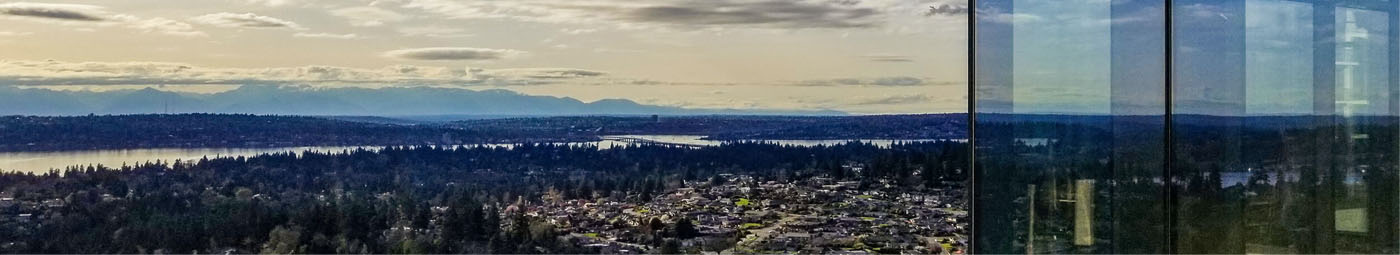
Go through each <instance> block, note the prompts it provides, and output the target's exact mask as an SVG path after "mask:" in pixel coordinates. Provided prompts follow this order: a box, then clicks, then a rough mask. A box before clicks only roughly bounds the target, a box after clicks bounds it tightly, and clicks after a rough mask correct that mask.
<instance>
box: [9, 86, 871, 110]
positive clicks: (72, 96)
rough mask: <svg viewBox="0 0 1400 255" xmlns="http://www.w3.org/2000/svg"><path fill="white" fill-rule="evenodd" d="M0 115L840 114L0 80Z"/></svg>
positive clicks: (472, 95) (414, 93) (502, 94)
mask: <svg viewBox="0 0 1400 255" xmlns="http://www.w3.org/2000/svg"><path fill="white" fill-rule="evenodd" d="M0 99H3V100H0V115H87V114H99V115H102V114H146V113H243V114H276V115H317V116H340V115H354V116H432V115H482V116H485V115H494V116H522V115H524V116H577V115H652V114H657V115H845V113H842V112H838V111H829V110H749V109H690V108H681V107H671V106H657V105H644V104H639V103H636V102H633V101H631V100H624V99H605V100H599V101H596V102H583V101H579V100H577V99H573V98H568V97H552V96H532V95H525V94H521V93H517V92H514V91H508V90H500V89H493V90H469V89H455V88H430V87H394V88H309V87H298V86H253V85H248V86H241V87H239V88H238V89H234V90H230V91H225V92H220V93H214V94H198V93H177V92H170V91H163V90H158V89H152V88H146V89H140V90H116V91H106V92H92V91H56V90H49V89H41V88H17V87H10V86H0Z"/></svg>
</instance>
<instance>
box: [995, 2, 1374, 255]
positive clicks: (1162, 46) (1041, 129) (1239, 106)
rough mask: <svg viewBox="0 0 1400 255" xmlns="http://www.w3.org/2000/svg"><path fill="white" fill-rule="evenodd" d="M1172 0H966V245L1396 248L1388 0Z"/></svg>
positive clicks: (1021, 248) (1015, 248)
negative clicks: (972, 9) (970, 57)
mask: <svg viewBox="0 0 1400 255" xmlns="http://www.w3.org/2000/svg"><path fill="white" fill-rule="evenodd" d="M1170 3H1171V5H1170V6H1165V5H1166V4H1167V1H1116V0H1115V1H1109V0H1098V1H1095V0H1072V1H1048V0H983V1H976V10H977V11H976V15H977V18H976V26H977V30H976V31H977V34H976V37H975V39H974V42H973V43H975V46H976V47H977V52H976V53H977V55H976V56H975V61H976V62H975V66H976V70H977V71H976V73H975V74H974V75H975V78H976V86H977V88H976V90H975V96H976V98H975V99H976V101H977V108H976V109H975V113H976V114H977V121H976V123H975V128H976V129H977V132H976V137H975V138H974V143H975V145H976V153H977V154H976V158H975V159H976V162H975V164H976V165H975V169H976V171H977V176H978V178H977V179H976V180H977V185H976V192H977V193H976V196H977V202H976V203H975V204H974V206H975V208H974V209H975V210H976V211H975V213H976V216H977V217H976V221H977V222H976V223H975V224H976V227H977V228H976V232H975V234H976V237H975V239H974V240H976V243H975V245H976V247H975V249H977V251H978V252H983V253H1023V252H1024V253H1397V252H1400V250H1397V244H1400V237H1398V236H1397V232H1400V221H1397V220H1396V215H1397V214H1400V206H1397V203H1400V201H1397V197H1398V196H1400V186H1398V185H1397V183H1400V171H1397V168H1400V158H1397V155H1400V139H1397V137H1400V125H1397V116H1398V115H1400V114H1397V113H1400V103H1397V87H1400V86H1397V85H1400V82H1397V79H1398V78H1400V77H1397V76H1398V75H1397V73H1400V72H1397V70H1400V68H1397V65H1396V64H1395V63H1394V62H1395V61H1397V60H1400V54H1397V50H1396V48H1397V47H1400V43H1397V36H1396V32H1395V27H1396V26H1397V23H1400V22H1398V21H1397V20H1400V19H1397V17H1396V16H1397V11H1400V7H1397V3H1396V2H1395V1H1359V0H1357V1H1350V0H1343V1H1304V0H1177V1H1171V2H1170ZM1168 7H1170V8H1169V9H1170V10H1169V11H1168V10H1167V9H1168ZM1166 13H1170V14H1171V16H1170V17H1171V19H1170V22H1171V23H1170V26H1167V20H1168V19H1165V16H1164V15H1163V14H1166ZM1168 35H1170V36H1169V37H1168ZM1168 45H1170V48H1169V50H1168ZM1168 67H1170V68H1168ZM1168 75H1170V76H1168ZM1168 78H1170V79H1168ZM1168 81H1170V84H1169V85H1170V86H1168V83H1167V82H1168ZM1167 92H1170V93H1167Z"/></svg>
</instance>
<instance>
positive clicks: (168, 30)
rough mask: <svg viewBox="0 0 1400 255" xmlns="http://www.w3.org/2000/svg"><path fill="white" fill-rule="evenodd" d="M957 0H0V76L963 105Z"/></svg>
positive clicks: (855, 108) (100, 83)
mask: <svg viewBox="0 0 1400 255" xmlns="http://www.w3.org/2000/svg"><path fill="white" fill-rule="evenodd" d="M965 6H966V3H965V0H509V1H500V0H374V1H368V0H186V1H168V0H122V1H50V2H20V1H0V86H26V87H35V86H38V87H48V86H57V85H62V88H68V89H72V88H79V89H92V90H102V89H113V88H123V89H125V88H133V87H143V86H160V87H162V88H165V89H169V90H180V91H194V92H205V93H208V92H217V91H220V90H227V89H231V88H234V87H236V86H238V85H245V84H274V85H277V84H285V85H310V86H317V87H337V86H357V87H377V86H435V87H460V88H467V89H477V90H481V89H507V90H512V91H517V92H521V93H525V94H530V95H549V96H563V97H572V98H576V99H579V100H583V101H586V102H587V101H596V100H601V99H629V100H633V101H636V102H639V103H644V104H655V105H665V106H681V107H691V108H736V109H829V110H838V111H845V112H850V113H857V114H894V113H932V112H963V111H965V110H966V107H967V99H966V95H967V93H966V89H967V86H966V79H967V78H966V77H967V66H966V65H967V62H968V61H967V60H968V57H967V51H966V48H967V23H966V19H967V18H966V16H965V15H966V12H967V11H966V7H965Z"/></svg>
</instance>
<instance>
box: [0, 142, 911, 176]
mask: <svg viewBox="0 0 1400 255" xmlns="http://www.w3.org/2000/svg"><path fill="white" fill-rule="evenodd" d="M703 138H704V137H703V136H685V135H624V136H605V137H603V141H599V142H587V143H569V144H576V145H590V146H597V147H598V148H600V149H609V148H612V147H617V146H624V145H629V144H637V143H647V142H655V143H664V144H677V145H694V146H717V145H720V144H723V142H721V141H710V140H703ZM849 141H861V142H866V143H871V144H874V145H876V146H881V147H888V146H890V145H891V144H894V143H898V142H916V141H936V140H881V139H853V140H763V141H762V142H770V143H776V144H783V145H797V146H817V145H836V144H844V143H846V142H849ZM465 146H484V147H505V148H509V147H512V146H514V145H513V144H478V145H465ZM381 147H382V146H319V147H284V148H171V149H126V150H91V151H52V152H4V153H0V170H3V171H20V172H32V173H43V172H48V171H49V170H50V169H61V168H65V167H69V166H77V165H81V166H87V165H98V164H101V165H104V166H113V167H120V166H122V165H123V164H126V165H134V164H137V163H143V162H155V161H157V160H160V161H163V162H173V161H175V160H182V161H188V160H199V159H200V158H204V157H209V158H216V157H238V156H243V157H251V156H257V155H262V154H268V153H285V152H294V153H302V152H306V151H314V152H332V153H334V152H342V151H347V150H355V149H360V148H363V149H367V150H375V149H378V148H381Z"/></svg>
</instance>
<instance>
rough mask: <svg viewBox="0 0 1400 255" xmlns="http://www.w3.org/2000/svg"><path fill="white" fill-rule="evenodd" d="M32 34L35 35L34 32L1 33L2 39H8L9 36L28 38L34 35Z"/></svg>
mask: <svg viewBox="0 0 1400 255" xmlns="http://www.w3.org/2000/svg"><path fill="white" fill-rule="evenodd" d="M32 34H34V33H33V32H15V31H0V37H8V36H27V35H32Z"/></svg>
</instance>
